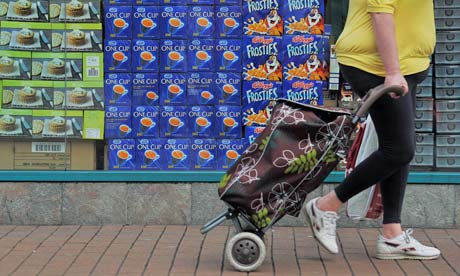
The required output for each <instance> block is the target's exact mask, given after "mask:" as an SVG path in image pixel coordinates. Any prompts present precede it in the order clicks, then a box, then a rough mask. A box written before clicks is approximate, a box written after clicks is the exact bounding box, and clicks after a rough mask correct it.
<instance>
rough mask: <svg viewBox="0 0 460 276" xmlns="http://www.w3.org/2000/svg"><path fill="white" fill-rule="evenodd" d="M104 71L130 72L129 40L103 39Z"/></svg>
mask: <svg viewBox="0 0 460 276" xmlns="http://www.w3.org/2000/svg"><path fill="white" fill-rule="evenodd" d="M104 71H105V72H106V73H107V72H126V73H130V72H131V40H110V39H106V40H105V41H104Z"/></svg>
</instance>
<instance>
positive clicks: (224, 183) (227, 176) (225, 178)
mask: <svg viewBox="0 0 460 276" xmlns="http://www.w3.org/2000/svg"><path fill="white" fill-rule="evenodd" d="M231 177H232V175H231V174H225V175H224V176H223V177H222V178H221V179H220V182H219V189H221V188H224V187H225V186H227V183H228V181H229V180H230V178H231Z"/></svg>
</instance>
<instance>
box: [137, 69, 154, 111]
mask: <svg viewBox="0 0 460 276" xmlns="http://www.w3.org/2000/svg"><path fill="white" fill-rule="evenodd" d="M158 82H159V75H158V74H144V73H137V74H132V85H133V88H132V90H133V99H132V104H133V105H150V106H155V105H159V104H160V89H159V84H158Z"/></svg>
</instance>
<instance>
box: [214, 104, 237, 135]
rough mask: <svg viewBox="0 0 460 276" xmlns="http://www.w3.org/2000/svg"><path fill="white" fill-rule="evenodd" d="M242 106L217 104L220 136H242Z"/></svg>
mask: <svg viewBox="0 0 460 276" xmlns="http://www.w3.org/2000/svg"><path fill="white" fill-rule="evenodd" d="M241 115H242V114H241V106H231V105H220V106H216V126H217V130H218V136H217V137H219V138H241V137H242V125H241Z"/></svg>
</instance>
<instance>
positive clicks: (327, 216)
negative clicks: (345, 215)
mask: <svg viewBox="0 0 460 276" xmlns="http://www.w3.org/2000/svg"><path fill="white" fill-rule="evenodd" d="M338 218H339V216H338V215H337V214H336V213H335V212H325V213H324V215H323V223H324V228H326V233H327V234H328V235H329V236H333V237H335V232H336V231H335V229H336V228H337V223H336V221H337V219H338Z"/></svg>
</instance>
